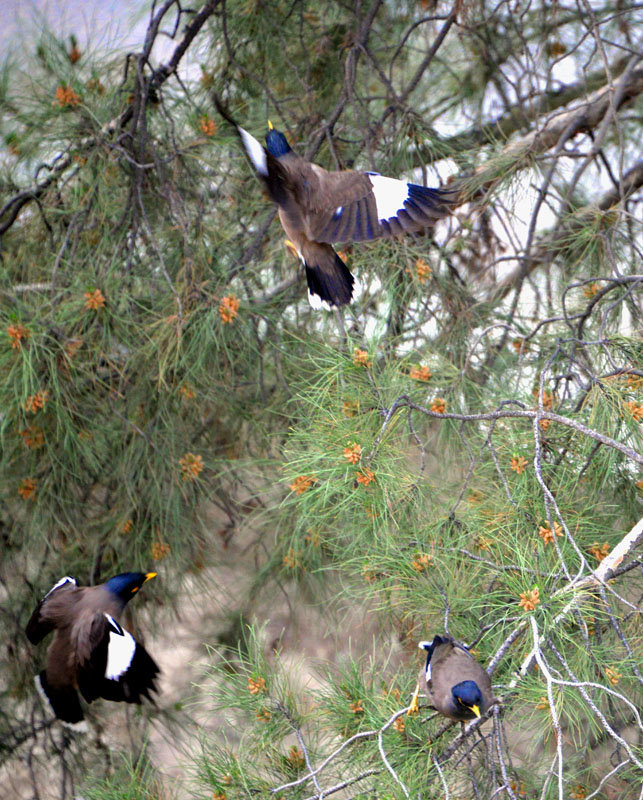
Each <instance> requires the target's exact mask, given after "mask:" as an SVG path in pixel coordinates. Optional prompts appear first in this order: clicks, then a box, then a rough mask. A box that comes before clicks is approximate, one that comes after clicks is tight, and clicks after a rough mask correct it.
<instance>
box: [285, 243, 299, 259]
mask: <svg viewBox="0 0 643 800" xmlns="http://www.w3.org/2000/svg"><path fill="white" fill-rule="evenodd" d="M284 245H285V246H286V249H287V250H290V252H291V253H292V254H293V255H294V257H295V258H299V251H298V250H297V248H296V247H295V245H294V244H293V243H292V242H291V241H290V239H284Z"/></svg>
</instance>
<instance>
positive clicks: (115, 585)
mask: <svg viewBox="0 0 643 800" xmlns="http://www.w3.org/2000/svg"><path fill="white" fill-rule="evenodd" d="M155 577H156V572H121V574H120V575H114V577H113V578H110V579H109V580H108V581H107V582H106V583H105V588H106V589H107V591H108V592H110V593H111V594H113V595H114V596H115V597H117V598H118V599H119V600H120V601H121V603H122V604H123V605H125V604H126V603H127V602H129V601H130V600H131V599H132V597H134V595H135V594H136V592H138V590H139V589H140V588H141V586H142V585H143V584H144V583H145V581H149V580H150V579H151V578H155Z"/></svg>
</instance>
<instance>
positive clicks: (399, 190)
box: [368, 173, 409, 222]
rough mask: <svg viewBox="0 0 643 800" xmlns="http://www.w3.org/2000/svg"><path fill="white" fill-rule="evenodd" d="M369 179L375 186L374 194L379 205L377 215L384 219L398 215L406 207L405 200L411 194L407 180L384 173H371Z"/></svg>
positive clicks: (381, 219)
mask: <svg viewBox="0 0 643 800" xmlns="http://www.w3.org/2000/svg"><path fill="white" fill-rule="evenodd" d="M368 179H369V180H370V182H371V185H372V186H373V195H374V196H375V204H376V205H377V217H378V219H379V220H380V222H382V221H386V220H388V219H391V217H397V215H398V214H399V212H400V211H402V210H403V209H404V201H405V200H407V199H408V196H409V185H408V183H406V181H398V180H396V179H395V178H386V177H385V176H384V175H371V174H370V173H369V176H368Z"/></svg>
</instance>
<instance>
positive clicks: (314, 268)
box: [215, 97, 460, 309]
mask: <svg viewBox="0 0 643 800" xmlns="http://www.w3.org/2000/svg"><path fill="white" fill-rule="evenodd" d="M215 103H216V105H217V108H218V110H219V112H220V113H221V115H222V116H223V117H225V119H227V120H228V122H230V123H231V124H232V125H234V127H235V129H236V131H237V133H238V135H239V137H240V138H241V142H242V143H243V147H244V149H245V151H246V154H247V156H248V158H249V160H250V162H251V164H252V166H253V167H254V170H255V172H256V173H257V175H258V176H259V178H260V179H261V181H262V182H263V184H264V186H265V187H266V189H267V191H268V194H269V195H270V197H271V198H272V200H273V201H274V202H275V203H276V204H277V206H278V207H279V219H280V221H281V224H282V227H283V229H284V231H285V232H286V236H287V237H288V238H287V240H286V244H287V245H288V246H289V247H290V248H291V249H292V250H293V251H294V252H295V253H296V254H297V255H298V256H299V258H300V259H301V261H302V263H303V265H304V269H305V271H306V280H307V282H308V298H309V300H310V304H311V305H312V307H313V308H322V307H323V308H326V309H331V308H333V307H337V306H343V305H346V304H347V303H350V302H351V300H352V299H353V295H354V291H355V279H354V277H353V276H352V275H351V273H350V270H349V269H348V267H347V266H346V264H344V262H343V261H342V259H341V258H340V257H339V255H338V254H337V253H336V252H335V250H334V249H333V247H332V245H333V243H336V242H342V243H350V242H362V241H370V240H372V239H379V238H382V237H385V236H397V235H398V234H402V233H417V232H418V231H421V230H423V229H424V228H429V227H431V226H432V225H434V224H435V222H436V221H437V220H439V219H440V218H442V217H445V216H447V215H448V214H450V213H451V208H452V206H453V205H454V204H455V202H456V201H457V198H458V197H459V195H460V190H459V189H456V188H452V189H428V188H427V187H425V186H418V185H417V184H414V183H407V182H406V181H404V180H396V179H395V178H387V177H385V176H383V175H380V174H378V173H377V172H358V171H355V170H344V171H340V172H329V171H327V170H325V169H324V168H323V167H320V166H318V165H317V164H312V163H311V162H309V161H306V159H304V158H302V157H301V156H299V155H297V153H295V152H294V151H293V149H292V148H291V147H290V145H289V143H288V140H287V139H286V137H285V136H284V134H283V133H281V131H278V130H276V128H274V127H273V125H272V124H271V123H270V122H268V134H267V135H266V146H265V147H263V145H262V144H260V142H258V141H257V139H255V138H254V136H252V135H251V134H250V133H248V131H246V130H244V129H243V128H241V127H240V126H239V125H237V123H236V122H235V121H234V120H233V119H232V118H231V117H230V116H229V114H228V113H227V111H226V110H225V109H224V108H223V106H222V105H221V102H220V101H219V100H218V98H216V97H215Z"/></svg>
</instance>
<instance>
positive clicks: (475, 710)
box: [471, 706, 481, 719]
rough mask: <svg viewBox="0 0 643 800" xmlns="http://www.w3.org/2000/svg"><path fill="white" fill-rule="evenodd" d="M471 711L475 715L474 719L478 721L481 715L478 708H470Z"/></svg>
mask: <svg viewBox="0 0 643 800" xmlns="http://www.w3.org/2000/svg"><path fill="white" fill-rule="evenodd" d="M471 710H472V711H473V713H474V714H475V715H476V717H478V719H480V716H481V715H480V709H479V708H478V706H471Z"/></svg>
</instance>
